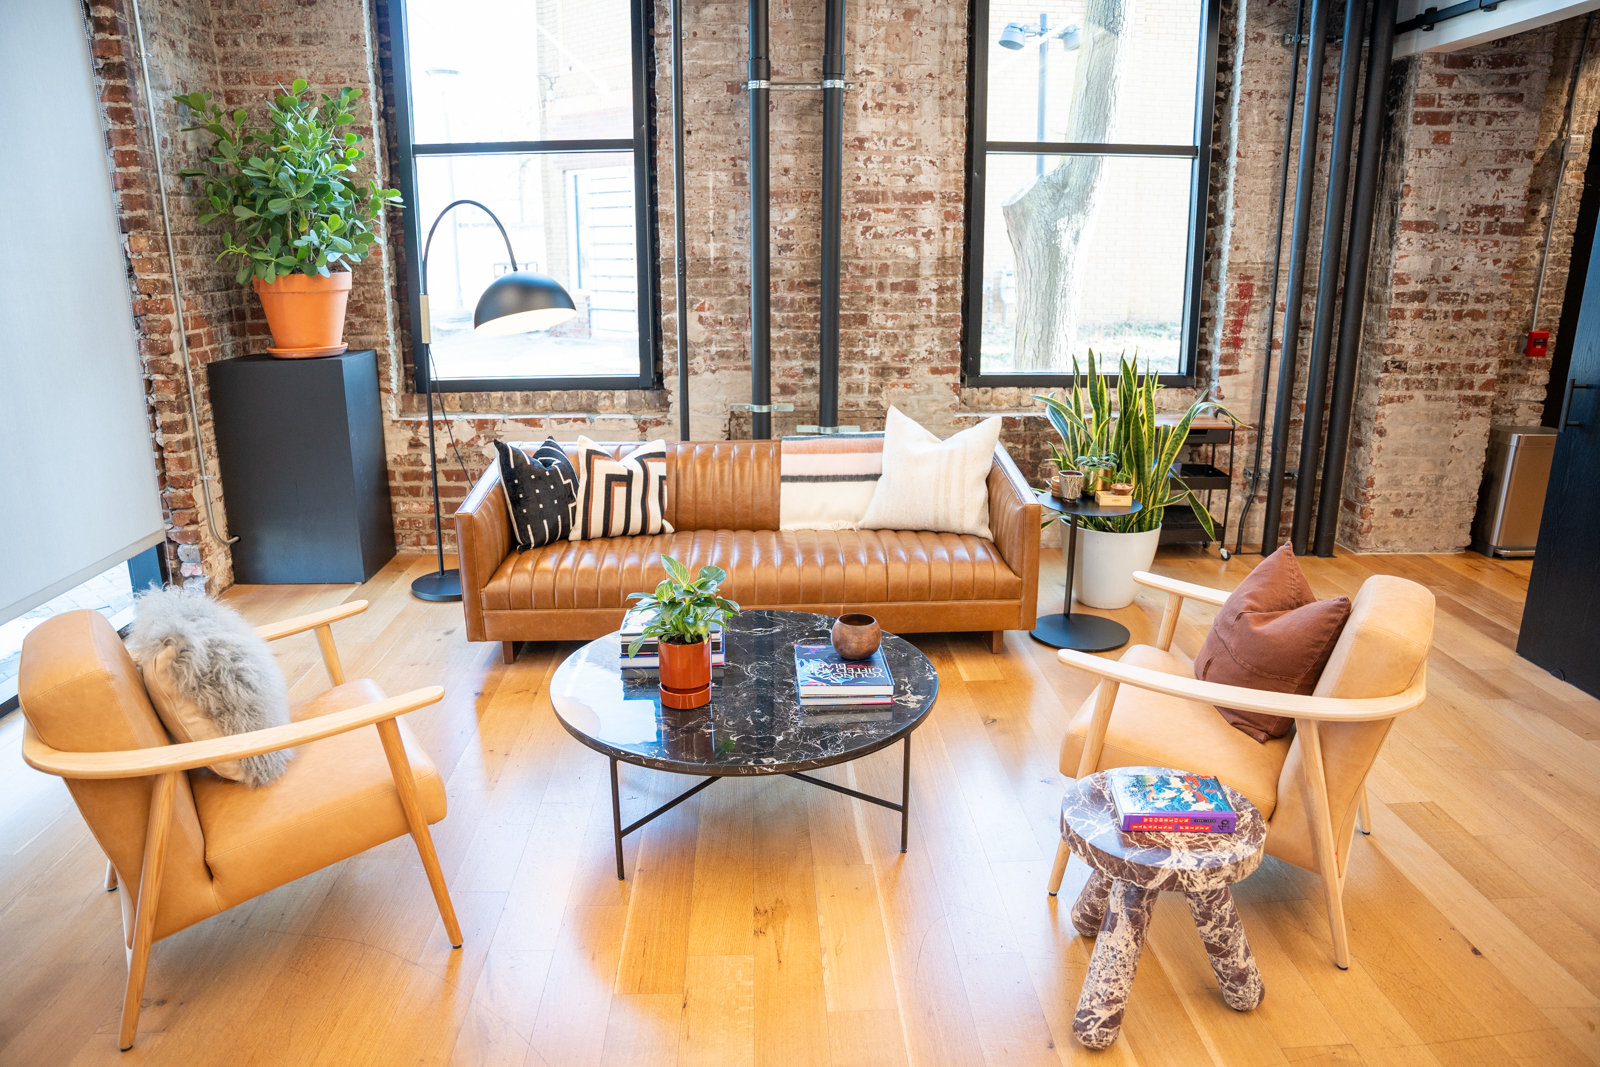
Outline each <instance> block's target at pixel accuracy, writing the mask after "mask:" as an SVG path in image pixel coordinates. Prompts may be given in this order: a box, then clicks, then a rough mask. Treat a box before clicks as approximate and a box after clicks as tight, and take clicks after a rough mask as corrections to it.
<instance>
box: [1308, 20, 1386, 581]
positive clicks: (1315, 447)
mask: <svg viewBox="0 0 1600 1067" xmlns="http://www.w3.org/2000/svg"><path fill="white" fill-rule="evenodd" d="M1366 21H1367V0H1347V2H1346V4H1345V8H1344V42H1343V44H1342V45H1341V47H1340V52H1339V81H1338V84H1337V86H1336V88H1335V89H1334V107H1333V141H1332V143H1331V144H1330V145H1329V147H1328V188H1327V197H1326V199H1325V201H1324V203H1323V207H1322V259H1321V262H1320V263H1318V264H1317V313H1316V318H1315V320H1314V323H1313V326H1312V330H1311V358H1310V359H1308V360H1307V361H1306V407H1305V418H1304V420H1303V421H1302V422H1301V424H1300V466H1299V470H1298V473H1297V474H1296V475H1295V480H1294V520H1293V522H1292V523H1291V525H1290V532H1289V541H1290V543H1291V544H1292V545H1294V551H1295V554H1296V555H1305V551H1306V542H1307V541H1308V540H1310V537H1311V518H1312V515H1311V503H1312V500H1313V499H1315V498H1314V495H1313V494H1314V493H1315V492H1316V481H1317V461H1318V460H1320V459H1321V458H1322V414H1323V412H1324V411H1325V410H1326V408H1327V397H1328V354H1329V353H1330V352H1331V351H1332V350H1333V324H1334V308H1335V306H1336V305H1337V301H1338V296H1339V274H1340V267H1341V266H1342V265H1343V261H1342V257H1341V255H1340V253H1341V252H1342V251H1343V250H1344V213H1345V201H1346V199H1347V198H1348V194H1349V191H1350V138H1351V136H1352V135H1353V134H1354V132H1355V127H1356V88H1357V86H1358V85H1359V83H1360V81H1361V38H1362V36H1363V33H1362V31H1363V29H1365V26H1366Z"/></svg>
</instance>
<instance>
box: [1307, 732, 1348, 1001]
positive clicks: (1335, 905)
mask: <svg viewBox="0 0 1600 1067" xmlns="http://www.w3.org/2000/svg"><path fill="white" fill-rule="evenodd" d="M1295 732H1296V736H1298V737H1299V739H1300V744H1301V746H1302V747H1303V748H1304V757H1305V770H1306V779H1305V780H1306V794H1307V795H1306V802H1307V803H1306V808H1307V814H1308V815H1309V816H1310V822H1311V836H1312V838H1313V840H1314V841H1315V843H1316V851H1317V867H1318V869H1319V870H1320V871H1321V873H1322V886H1323V890H1324V893H1325V895H1326V897H1327V903H1328V925H1329V927H1330V928H1331V930H1332V933H1333V962H1334V963H1335V964H1337V965H1338V967H1339V969H1340V970H1341V971H1347V970H1349V969H1350V936H1349V932H1348V930H1347V929H1346V927H1345V922H1344V887H1343V885H1342V883H1341V879H1340V877H1339V857H1338V855H1337V854H1336V853H1335V851H1334V846H1333V818H1332V816H1331V814H1330V811H1329V805H1328V778H1327V773H1326V771H1325V769H1324V765H1323V762H1322V736H1321V734H1320V733H1319V732H1318V730H1317V721H1316V720H1315V719H1297V720H1295Z"/></svg>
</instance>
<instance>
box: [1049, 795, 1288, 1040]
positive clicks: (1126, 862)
mask: <svg viewBox="0 0 1600 1067" xmlns="http://www.w3.org/2000/svg"><path fill="white" fill-rule="evenodd" d="M1121 769H1122V770H1124V771H1131V772H1134V773H1140V774H1176V773H1180V772H1177V771H1173V770H1172V769H1170V768H1167V767H1125V768H1121ZM1223 788H1224V789H1226V790H1227V793H1228V800H1229V802H1230V803H1232V804H1233V807H1234V810H1235V811H1236V812H1238V814H1239V825H1238V829H1236V830H1235V831H1234V832H1233V833H1231V834H1195V833H1170V834H1155V833H1140V834H1125V833H1123V832H1122V831H1121V830H1120V829H1119V828H1118V823H1119V820H1118V818H1117V809H1116V805H1115V804H1113V803H1112V800H1111V796H1110V794H1109V793H1108V792H1107V791H1106V772H1104V771H1102V772H1100V773H1098V774H1091V775H1089V776H1087V777H1085V778H1081V779H1079V780H1078V781H1076V782H1074V783H1072V785H1071V786H1069V787H1068V789H1067V794H1066V796H1065V797H1063V798H1062V800H1061V836H1062V839H1063V840H1065V841H1066V843H1067V847H1068V848H1070V849H1071V850H1072V854H1073V855H1075V856H1077V857H1078V858H1079V859H1081V860H1083V861H1084V862H1085V863H1087V864H1088V865H1089V866H1090V868H1092V873H1091V874H1090V875H1089V881H1088V884H1086V885H1085V886H1084V887H1083V892H1082V893H1081V894H1079V896H1078V901H1077V903H1076V904H1074V905H1073V907H1072V925H1073V926H1075V927H1077V929H1078V932H1079V933H1080V934H1082V935H1083V936H1085V937H1096V938H1097V940H1096V941H1095V946H1094V957H1093V958H1092V959H1091V960H1090V961H1089V973H1088V974H1087V975H1086V976H1085V977H1084V980H1083V992H1082V993H1081V994H1080V995H1079V997H1078V1011H1077V1014H1076V1015H1074V1016H1073V1018H1072V1032H1073V1033H1074V1034H1076V1035H1077V1038H1078V1040H1079V1041H1081V1042H1083V1043H1084V1044H1085V1045H1086V1046H1088V1047H1089V1048H1106V1047H1107V1046H1109V1045H1110V1044H1111V1043H1112V1042H1114V1041H1116V1039H1117V1035H1118V1034H1120V1033H1121V1032H1122V1016H1123V1013H1124V1011H1125V1010H1126V1008H1127V1003H1128V991H1129V990H1130V989H1132V988H1133V976H1134V973H1135V972H1136V971H1137V970H1138V969H1139V957H1140V956H1141V955H1142V954H1143V952H1144V940H1145V935H1146V934H1147V933H1148V932H1149V929H1150V916H1151V912H1152V911H1153V909H1154V908H1155V903H1156V896H1157V894H1159V893H1160V892H1161V891H1162V890H1163V889H1168V890H1173V891H1175V892H1179V893H1183V894H1184V895H1185V896H1187V897H1188V898H1189V914H1190V915H1192V916H1193V917H1194V925H1195V928H1196V929H1197V930H1199V931H1200V940H1201V941H1202V942H1204V943H1205V946H1206V954H1207V955H1208V956H1209V957H1210V959H1211V970H1212V973H1214V974H1215V975H1216V976H1217V985H1219V986H1220V987H1221V988H1222V998H1223V999H1224V1000H1225V1001H1227V1003H1228V1007H1230V1008H1233V1009H1234V1010H1235V1011H1249V1010H1250V1009H1251V1008H1254V1007H1255V1006H1256V1005H1257V1004H1260V1003H1261V998H1262V996H1263V995H1264V993H1265V989H1264V987H1263V986H1262V984H1261V972H1260V970H1259V969H1257V967H1256V958H1255V956H1254V955H1253V954H1252V953H1251V951H1250V942H1249V940H1248V939H1247V938H1246V937H1245V933H1244V925H1243V924H1242V923H1241V922H1240V921H1239V911H1238V909H1237V908H1235V907H1234V904H1233V895H1232V893H1231V892H1229V890H1228V887H1229V886H1230V885H1232V884H1233V883H1234V882H1237V881H1239V880H1240V879H1242V878H1244V877H1246V876H1247V875H1249V874H1250V873H1251V872H1252V871H1254V870H1255V869H1256V868H1257V867H1259V866H1261V857H1262V855H1263V851H1262V850H1263V847H1264V846H1265V844H1266V840H1267V823H1266V820H1265V819H1263V818H1262V817H1261V813H1260V812H1259V811H1257V810H1256V808H1255V805H1254V804H1251V803H1250V802H1249V801H1248V800H1246V799H1245V798H1244V797H1243V796H1242V795H1240V794H1239V793H1238V792H1236V791H1234V790H1232V789H1228V788H1227V786H1224V787H1223Z"/></svg>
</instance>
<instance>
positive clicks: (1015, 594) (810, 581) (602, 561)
mask: <svg viewBox="0 0 1600 1067" xmlns="http://www.w3.org/2000/svg"><path fill="white" fill-rule="evenodd" d="M663 554H666V555H670V556H672V557H674V558H675V559H677V560H678V561H679V562H681V563H683V564H684V565H685V566H687V567H688V568H689V569H690V570H691V571H695V570H698V569H699V568H700V567H703V566H705V565H706V564H708V563H714V564H716V565H717V566H718V567H721V568H722V569H723V570H725V571H727V572H728V579H727V581H726V582H724V583H723V586H722V593H723V595H724V596H726V597H728V598H729V599H730V600H734V601H737V602H738V603H740V604H742V605H745V606H747V607H761V606H766V605H785V604H873V603H890V602H942V601H963V600H985V601H987V600H1001V599H1018V598H1020V597H1021V596H1022V580H1021V579H1020V578H1018V577H1017V575H1016V574H1014V573H1012V571H1011V568H1010V567H1008V566H1006V562H1005V560H1004V559H1002V558H1001V557H1000V552H999V550H998V549H996V548H995V546H994V543H993V542H991V541H987V540H984V539H982V538H978V537H972V536H969V535H961V534H947V533H927V532H907V531H901V530H781V531H780V530H684V531H679V532H678V533H673V534H662V535H659V536H655V537H620V538H612V539H609V540H595V541H573V542H567V543H565V544H562V543H557V544H550V545H546V546H544V547H543V548H536V549H531V550H529V551H527V552H522V553H513V554H512V555H510V556H507V557H506V559H505V560H504V562H502V563H501V564H500V567H499V569H498V570H496V571H495V573H494V576H493V577H492V578H490V579H489V581H488V582H487V583H485V585H484V588H483V607H484V610H485V611H508V610H527V609H541V610H548V609H552V608H553V609H573V608H621V607H623V606H625V604H626V603H627V601H626V600H625V599H624V598H625V597H627V595H628V594H629V593H636V592H646V591H649V590H651V589H654V588H655V587H656V584H657V583H658V582H659V581H660V580H661V578H662V570H661V556H662V555H663Z"/></svg>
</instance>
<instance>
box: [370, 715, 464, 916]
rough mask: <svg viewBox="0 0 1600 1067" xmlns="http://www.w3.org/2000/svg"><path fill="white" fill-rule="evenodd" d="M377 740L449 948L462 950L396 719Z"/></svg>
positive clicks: (380, 731) (382, 725)
mask: <svg viewBox="0 0 1600 1067" xmlns="http://www.w3.org/2000/svg"><path fill="white" fill-rule="evenodd" d="M378 737H379V738H380V739H382V741H383V754H384V755H385V756H386V757H388V760H389V773H390V774H391V775H393V776H394V787H395V791H396V792H398V793H399V794H400V810H401V811H403V812H405V816H406V825H407V826H408V827H410V828H411V840H412V841H414V842H416V845H417V854H418V855H419V856H421V857H422V869H423V870H424V871H426V872H427V874H428V885H429V886H430V887H432V889H433V900H434V903H436V904H438V905H439V918H441V919H443V920H444V930H445V933H447V934H449V935H450V947H451V948H460V947H461V924H460V923H458V922H457V921H456V909H455V905H454V904H452V903H451V902H450V890H449V889H448V888H446V887H445V884H444V871H442V870H440V868H439V854H438V853H437V852H435V851H434V850H433V834H431V833H430V832H429V831H428V820H427V819H425V818H423V816H422V804H421V803H420V802H419V801H418V800H417V781H416V779H415V778H414V777H412V774H411V760H410V759H409V758H407V756H406V745H405V742H404V741H403V740H401V738H400V727H399V726H398V725H397V724H396V723H395V721H394V720H393V719H385V720H383V721H382V722H380V723H378Z"/></svg>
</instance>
